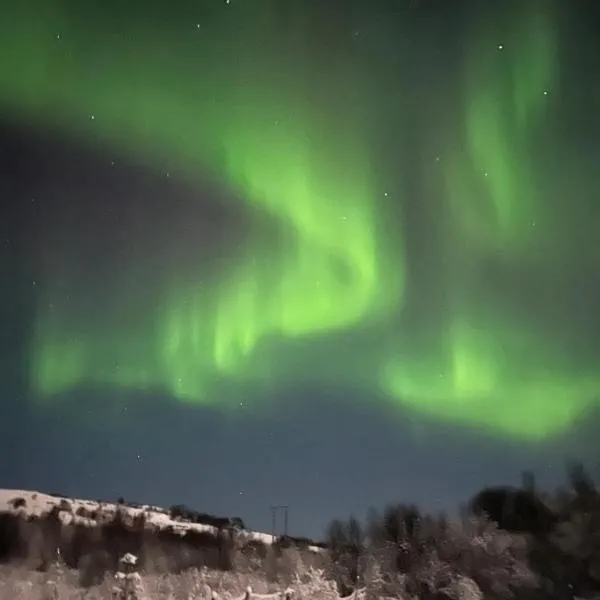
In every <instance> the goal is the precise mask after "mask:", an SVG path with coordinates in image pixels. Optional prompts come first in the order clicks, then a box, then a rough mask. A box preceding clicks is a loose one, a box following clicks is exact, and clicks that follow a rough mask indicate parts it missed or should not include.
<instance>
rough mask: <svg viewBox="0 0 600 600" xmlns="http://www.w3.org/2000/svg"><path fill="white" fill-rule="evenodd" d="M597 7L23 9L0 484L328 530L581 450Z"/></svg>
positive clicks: (3, 181) (1, 60)
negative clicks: (279, 513) (371, 511)
mask: <svg viewBox="0 0 600 600" xmlns="http://www.w3.org/2000/svg"><path fill="white" fill-rule="evenodd" d="M595 4H596V3H595V2H593V1H592V0H587V1H584V0H569V1H568V2H567V1H566V0H562V1H556V2H553V1H551V0H546V1H541V0H540V1H538V0H527V1H517V0H514V1H511V0H505V1H503V2H499V1H491V0H490V1H484V0H472V1H466V0H460V1H458V0H456V1H451V0H444V1H442V0H410V1H409V0H394V1H387V0H365V1H359V0H328V1H327V2H324V1H323V0H253V1H250V0H225V1H221V0H210V1H208V0H194V1H191V0H189V1H188V0H172V1H171V2H159V1H155V0H143V1H142V0H128V1H127V2H123V0H104V1H103V2H97V1H96V0H22V1H20V2H13V3H11V5H12V6H10V7H8V8H5V9H4V11H3V17H2V20H1V21H0V164H1V169H2V171H1V173H0V194H1V199H2V218H1V219H0V245H1V250H0V290H1V291H2V294H1V296H0V319H1V321H0V323H1V326H2V327H1V329H0V376H1V379H0V382H1V387H0V392H1V395H0V402H1V404H0V407H1V412H0V487H16V488H32V489H40V490H44V491H48V492H60V493H64V494H69V495H73V496H77V497H92V498H103V499H116V498H117V497H119V496H124V497H125V498H126V499H128V500H132V501H139V502H148V503H153V504H159V505H166V506H168V505H171V504H175V503H183V504H186V505H188V506H190V507H193V508H196V509H198V510H201V511H206V512H212V513H216V514H220V515H228V516H233V515H237V516H240V517H242V519H244V520H245V522H246V524H247V525H248V526H250V527H252V528H256V529H262V530H270V527H271V513H270V510H269V507H270V506H271V505H273V504H289V505H290V533H292V534H295V535H308V536H315V537H320V536H321V534H322V532H323V529H324V526H325V524H326V523H327V522H328V521H329V520H330V519H331V518H333V517H337V516H346V515H348V514H349V513H351V512H352V513H355V514H356V515H357V516H359V517H362V516H364V515H365V513H366V511H367V509H368V508H369V507H370V506H381V505H383V504H384V503H386V502H388V501H407V502H416V503H418V504H420V505H421V506H422V507H423V508H424V509H426V510H432V511H439V510H442V509H444V510H448V511H453V510H454V509H455V508H456V507H457V505H458V503H459V502H462V501H464V500H466V499H467V498H468V496H469V495H470V494H472V493H474V492H475V491H476V490H478V489H479V488H480V487H481V486H483V485H486V484H502V483H517V482H518V481H519V478H520V473H521V471H522V470H525V469H531V470H533V471H535V472H536V474H538V475H539V479H540V483H541V484H542V485H548V486H549V485H554V484H556V483H558V482H559V481H562V479H563V475H564V467H565V461H566V460H567V459H571V458H579V459H583V460H584V461H587V462H589V463H590V464H595V463H596V462H597V460H598V459H600V443H598V440H597V435H596V436H595V432H597V431H598V427H600V414H599V413H600V411H598V407H599V406H600V368H599V358H600V315H599V307H600V245H599V243H600V198H599V194H600V170H599V169H598V163H599V161H600V143H599V142H598V140H600V58H599V57H600V39H599V38H598V36H597V35H596V34H597V32H598V31H600V10H599V9H598V7H597V6H596V7H595Z"/></svg>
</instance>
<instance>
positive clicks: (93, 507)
mask: <svg viewBox="0 0 600 600" xmlns="http://www.w3.org/2000/svg"><path fill="white" fill-rule="evenodd" d="M55 508H58V517H59V519H60V520H61V522H62V523H63V524H65V525H67V524H71V523H72V524H77V525H85V526H87V527H96V526H99V525H101V524H103V523H107V522H109V521H111V520H112V519H113V518H114V517H115V515H116V514H117V512H119V511H120V512H121V514H122V515H123V518H124V520H125V522H126V523H127V524H129V525H131V524H133V522H134V520H135V519H136V518H138V517H141V516H142V515H143V516H144V519H145V526H146V527H147V528H148V529H153V530H155V531H158V530H163V529H166V528H168V527H171V528H172V529H173V531H174V532H175V533H178V534H179V535H181V536H184V535H185V534H186V533H187V532H188V531H193V532H196V533H209V534H212V535H217V534H218V529H217V527H214V526H213V525H205V524H203V523H192V522H190V521H186V520H184V519H179V518H178V519H172V518H171V516H170V514H169V511H168V510H166V509H164V508H161V507H158V506H151V505H147V504H140V505H139V506H138V505H136V506H130V505H128V504H119V503H117V502H102V501H97V500H84V499H80V498H70V497H68V496H53V495H51V494H45V493H43V492H37V491H34V490H13V489H0V513H3V512H4V513H11V514H16V515H23V516H25V517H38V518H39V517H43V516H45V515H47V514H48V513H50V512H51V511H52V510H53V509H55ZM237 536H238V538H239V539H240V540H241V541H243V542H246V543H247V542H250V541H258V542H262V543H263V544H265V545H271V544H273V542H275V541H276V539H277V538H276V537H275V536H273V535H271V534H269V533H261V532H258V531H249V530H242V531H240V532H239V533H238V534H237ZM308 550H310V551H312V552H317V553H319V552H322V548H319V547H318V546H308Z"/></svg>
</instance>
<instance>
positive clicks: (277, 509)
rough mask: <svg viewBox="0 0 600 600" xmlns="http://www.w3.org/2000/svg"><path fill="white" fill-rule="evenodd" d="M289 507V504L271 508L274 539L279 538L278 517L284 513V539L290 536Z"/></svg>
mask: <svg viewBox="0 0 600 600" xmlns="http://www.w3.org/2000/svg"><path fill="white" fill-rule="evenodd" d="M289 508H290V507H289V505H288V504H278V505H275V506H271V519H272V528H271V535H272V536H273V539H275V538H276V537H278V536H277V515H278V514H280V513H281V512H283V535H284V537H285V536H287V534H288V516H289Z"/></svg>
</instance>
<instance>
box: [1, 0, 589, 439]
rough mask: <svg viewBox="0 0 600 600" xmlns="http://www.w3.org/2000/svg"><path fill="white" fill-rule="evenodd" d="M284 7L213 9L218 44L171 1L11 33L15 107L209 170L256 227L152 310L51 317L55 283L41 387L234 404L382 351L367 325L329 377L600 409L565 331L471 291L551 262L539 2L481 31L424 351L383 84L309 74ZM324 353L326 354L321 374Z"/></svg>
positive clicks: (479, 399)
mask: <svg viewBox="0 0 600 600" xmlns="http://www.w3.org/2000/svg"><path fill="white" fill-rule="evenodd" d="M271 4H273V3H270V2H264V7H263V8H262V9H261V10H258V9H251V8H250V7H248V6H246V7H245V8H243V7H242V5H241V4H240V6H239V7H238V6H236V7H235V8H232V9H231V10H230V9H229V8H225V7H222V6H220V7H218V10H217V9H216V8H215V9H214V10H215V14H212V13H211V14H209V15H208V17H207V18H209V19H213V21H214V22H212V24H211V25H210V26H207V28H206V30H207V32H206V33H205V32H204V30H202V35H198V32H197V31H196V30H195V28H194V26H193V24H190V23H189V21H187V22H186V21H183V20H182V21H181V22H179V21H177V19H178V17H179V16H180V15H178V14H177V13H176V12H173V11H176V10H177V9H176V8H175V7H171V9H172V11H171V12H170V13H169V15H168V17H167V16H166V15H162V17H164V18H162V20H161V15H158V16H157V15H154V17H152V18H151V17H146V16H145V15H146V14H147V11H146V9H144V8H142V5H141V4H140V6H139V7H137V8H138V9H139V10H135V11H134V10H133V9H132V10H131V14H130V13H126V14H124V15H123V14H121V17H120V18H121V19H122V21H123V22H121V23H120V27H121V30H119V29H118V28H117V27H116V25H115V23H114V19H115V17H114V16H111V10H110V7H111V6H112V4H111V3H102V4H101V5H100V3H96V5H95V6H94V4H93V3H91V2H78V3H72V2H67V1H64V2H61V1H59V0H54V1H50V0H45V2H41V1H36V0H30V1H28V2H21V3H18V5H16V6H15V7H14V8H13V9H11V12H12V13H13V14H12V15H11V18H10V19H6V20H4V21H3V23H2V24H0V34H1V35H2V42H1V44H2V52H1V53H0V106H2V107H3V110H4V111H5V113H8V114H10V115H12V116H13V117H15V118H18V119H20V120H23V121H26V122H27V121H29V122H35V123H43V122H45V123H48V122H52V123H54V124H56V125H57V126H58V127H60V128H61V129H63V130H64V131H65V132H67V133H68V134H69V135H71V136H74V137H81V138H82V140H83V141H92V140H93V141H95V142H97V141H98V140H101V141H102V143H103V144H104V145H105V146H106V147H107V148H109V147H111V146H117V147H119V148H121V149H123V150H124V151H126V152H130V153H131V154H132V155H136V156H142V157H143V158H144V160H146V161H147V162H148V163H149V164H154V165H156V166H157V167H158V166H164V164H165V161H173V164H176V165H178V166H182V168H183V169H184V171H185V172H186V173H187V174H188V176H189V177H190V178H192V179H193V178H194V176H195V175H196V174H197V173H198V172H199V171H200V172H206V171H207V170H208V171H210V172H212V173H214V174H215V176H216V177H217V178H218V179H219V180H222V181H226V182H227V186H228V188H229V189H231V190H232V191H233V192H234V193H235V194H237V195H238V196H239V197H240V198H243V199H244V201H245V203H246V206H245V209H246V211H247V213H248V220H249V222H250V224H251V226H250V228H249V233H248V235H247V236H246V238H245V239H244V240H243V241H242V242H241V243H240V244H239V248H236V252H237V253H238V256H236V257H234V259H233V260H232V261H230V264H227V265H225V266H223V268H222V269H220V274H219V276H218V277H216V276H215V275H214V274H213V276H212V277H210V272H208V273H207V271H206V269H204V270H203V269H202V268H201V267H198V273H197V276H196V277H195V278H194V277H189V276H186V277H178V274H177V273H174V272H171V273H169V274H168V275H165V276H164V277H163V278H162V280H161V281H159V282H156V285H155V287H153V291H152V293H151V294H150V295H151V298H150V299H149V300H148V301H147V302H145V303H144V305H143V306H144V310H143V311H142V310H141V308H140V306H136V305H135V304H133V305H131V303H128V302H127V301H126V296H127V293H126V291H124V290H118V289H117V290H115V297H117V298H121V299H122V300H123V302H122V305H123V306H122V307H121V309H119V308H117V309H116V311H114V310H113V311H110V310H109V311H105V313H103V315H102V316H101V315H95V316H94V318H91V317H90V315H89V314H88V315H87V317H84V318H76V317H74V316H73V314H72V311H71V310H70V309H69V308H68V307H66V308H64V309H61V308H60V307H59V308H55V309H54V310H52V311H49V310H48V308H47V307H48V304H49V302H50V299H51V298H52V297H53V294H54V293H55V292H56V289H55V287H56V286H55V285H54V282H53V280H52V277H51V276H50V275H48V276H47V281H44V282H43V289H45V290H46V294H45V295H43V296H42V297H41V299H40V303H39V311H38V315H37V318H36V322H35V328H34V334H33V336H32V340H31V365H32V367H31V384H32V387H33V389H34V390H35V391H36V393H37V394H39V395H40V396H42V397H47V398H51V397H53V396H55V395H57V394H60V393H61V392H64V391H68V390H69V389H73V388H77V387H78V386H85V385H89V384H101V385H110V386H115V387H116V388H132V389H143V390H163V391H165V392H167V393H168V394H169V395H171V396H173V397H175V398H178V399H181V400H183V401H187V402H205V403H217V395H218V392H217V391H216V390H217V388H216V387H215V386H216V385H217V383H218V382H219V381H221V380H223V379H225V380H232V381H235V382H236V383H237V384H239V385H241V386H243V385H245V384H246V383H248V382H252V381H257V382H266V383H269V382H272V381H274V382H280V383H282V384H284V383H285V380H287V379H288V378H289V377H293V378H295V379H296V380H300V381H301V380H302V379H303V378H304V376H305V372H303V369H304V368H305V367H306V365H304V363H301V364H302V365H303V366H302V367H298V368H296V369H294V368H288V367H287V366H285V365H283V364H282V363H283V361H285V360H286V358H285V357H286V355H285V351H284V350H283V349H282V348H284V347H285V346H286V345H290V344H291V345H292V346H293V344H294V343H295V342H296V341H298V340H300V341H303V343H304V342H305V343H306V344H307V345H308V347H314V348H316V349H318V348H319V347H320V346H321V345H323V347H328V346H327V344H326V342H325V341H324V340H325V339H326V338H327V337H329V336H335V335H342V334H343V335H345V334H346V333H352V332H353V331H355V330H356V331H361V332H364V331H369V330H370V331H371V332H372V337H375V338H378V339H380V340H381V344H380V346H379V348H378V349H377V350H373V348H371V347H370V348H369V349H368V353H369V359H368V360H367V359H365V360H362V356H363V355H364V354H366V353H367V350H366V349H365V348H364V347H363V346H362V345H361V342H360V339H361V338H360V337H359V336H358V335H357V338H356V341H355V342H354V343H353V344H351V345H352V348H350V350H348V352H347V353H346V355H345V356H349V357H351V358H349V359H348V360H347V361H346V362H345V363H344V365H342V367H341V369H340V368H338V369H337V370H336V371H335V373H334V372H333V370H332V371H331V372H328V370H327V368H326V367H323V366H321V369H322V371H323V379H324V380H327V379H328V378H329V379H332V380H333V379H335V378H339V377H340V373H342V374H343V377H344V379H345V381H347V382H350V385H352V382H360V383H361V384H362V385H364V386H367V387H369V386H370V387H372V388H373V389H379V390H381V391H383V392H384V393H385V394H387V395H391V397H392V398H393V399H394V403H395V404H397V405H399V406H404V407H409V408H411V409H414V410H416V411H420V412H422V413H424V414H428V415H432V416H436V417H438V418H441V419H448V420H453V421H457V422H460V423H465V424H467V425H469V426H483V427H485V428H487V429H489V430H490V431H494V430H495V431H496V432H498V433H501V434H507V435H511V436H515V437H517V438H522V439H530V440H539V439H543V438H545V437H547V436H549V435H551V434H555V433H558V432H560V431H565V430H567V429H568V428H569V426H570V425H572V424H573V422H574V421H575V420H576V419H577V418H578V417H579V416H580V415H581V414H582V413H583V412H584V411H585V409H586V408H588V407H590V406H592V405H593V404H594V401H595V400H596V399H597V397H598V391H599V390H600V378H598V377H597V376H595V375H594V369H593V367H590V368H579V369H575V368H574V367H573V366H572V365H571V362H572V361H570V360H568V356H569V352H568V340H567V341H565V339H563V338H562V337H561V336H560V335H558V336H554V337H552V336H548V335H546V334H545V333H544V329H543V328H542V327H523V323H522V318H519V316H518V315H517V314H513V313H510V312H506V311H505V310H502V309H501V314H502V315H504V316H500V317H499V316H497V315H496V314H495V312H494V310H493V309H492V308H491V306H492V304H494V303H496V304H499V305H500V306H501V305H502V302H501V300H500V301H499V300H498V299H497V298H494V300H493V302H487V304H486V306H485V309H482V308H481V307H479V306H478V301H477V297H471V293H472V290H473V289H474V288H475V287H477V286H482V285H483V284H482V283H481V273H482V270H483V269H484V266H483V262H484V261H485V257H486V256H488V255H489V254H490V252H497V251H498V250H500V251H503V252H504V256H505V259H504V260H505V262H506V263H507V265H509V266H510V268H512V269H517V268H519V265H520V262H521V261H522V260H523V257H524V256H527V253H528V252H530V255H531V256H532V254H531V252H535V251H536V250H537V249H536V248H534V249H533V250H532V249H531V248H530V247H529V246H531V245H532V244H536V243H538V242H539V243H540V244H541V245H542V246H543V244H544V243H548V238H549V237H551V236H552V230H551V227H550V225H548V226H547V227H546V226H545V224H546V221H545V218H546V215H545V212H544V207H543V206H542V204H541V202H542V201H541V199H540V198H539V195H538V194H537V193H536V189H537V187H536V182H535V177H534V171H535V169H534V166H533V165H532V164H531V161H530V160H529V159H528V156H529V146H530V145H532V144H534V142H535V131H536V127H538V126H539V124H540V122H542V121H543V119H544V118H545V116H544V111H545V108H544V107H545V105H546V102H545V100H546V95H545V93H544V92H546V91H547V90H548V89H549V88H551V87H552V86H553V85H555V84H554V81H555V79H556V76H557V74H556V73H555V64H556V62H557V52H558V46H557V39H556V37H557V34H556V32H555V31H554V26H553V22H552V19H551V18H550V16H549V15H548V14H547V13H546V12H544V11H541V10H539V6H538V5H537V4H536V3H532V5H535V8H533V9H532V10H531V11H529V14H528V11H525V12H524V13H523V14H522V15H521V18H516V17H513V19H512V20H511V23H510V25H509V26H507V28H506V30H505V31H504V32H503V34H502V36H503V37H502V40H504V42H503V43H504V45H505V47H503V48H502V49H500V48H499V47H497V46H496V45H494V44H491V45H490V41H489V40H490V38H491V39H493V36H490V35H489V32H486V36H481V37H479V36H478V35H474V36H473V39H472V42H473V46H472V48H473V52H472V56H473V57H474V58H472V59H470V60H468V61H467V62H466V66H465V75H466V78H465V80H466V91H465V98H466V105H465V114H464V117H462V118H461V120H460V122H461V123H463V124H464V132H461V134H460V135H459V137H460V138H461V140H462V141H463V142H464V144H463V147H464V152H456V151H455V150H454V149H452V150H450V151H449V152H448V153H447V156H446V157H444V158H445V160H444V163H443V164H444V165H445V170H444V176H443V188H444V191H443V192H440V197H441V199H442V200H443V201H445V202H446V203H447V206H446V210H447V214H448V215H449V216H450V218H449V219H448V224H447V226H446V229H447V231H446V232H445V238H446V245H447V248H448V256H447V257H445V266H444V267H440V273H439V275H440V280H441V281H443V282H444V283H443V286H444V287H445V288H447V290H446V291H445V292H444V294H443V298H444V299H445V301H447V306H445V307H444V309H443V310H442V313H443V318H442V319H441V321H440V326H439V328H438V330H437V331H436V332H435V333H433V334H432V333H431V331H429V332H428V334H427V335H424V336H422V337H423V340H425V341H421V342H418V343H417V341H416V340H415V339H413V337H414V335H415V334H414V326H411V327H403V322H404V316H405V314H406V312H407V311H406V305H407V302H408V300H409V299H410V294H411V293H412V292H411V289H410V277H409V272H410V267H409V265H407V259H406V257H405V247H404V245H405V243H404V237H403V236H404V232H403V228H406V227H410V223H405V222H404V221H403V219H399V220H398V225H397V228H396V229H395V230H394V229H393V227H391V226H390V225H389V224H388V223H386V222H385V219H384V218H383V217H382V214H383V213H382V207H381V206H380V198H381V196H382V188H381V187H379V186H378V181H377V180H376V178H375V175H374V173H376V172H377V171H378V170H377V151H376V149H375V144H374V143H373V141H372V139H371V137H370V133H369V132H370V131H371V129H372V128H373V122H374V115H373V114H372V112H373V111H372V109H371V108H370V106H371V104H372V102H373V99H372V98H370V93H369V92H368V90H369V89H371V88H372V87H373V81H372V79H373V77H372V76H371V75H370V73H369V70H368V69H367V68H360V67H357V66H356V65H352V66H351V67H350V66H347V67H345V66H344V64H343V61H340V60H336V57H335V56H333V57H329V59H328V60H325V59H323V58H322V57H319V56H318V55H316V54H315V55H313V56H312V64H311V65H310V67H308V68H307V62H310V61H309V60H308V59H307V58H306V54H308V55H310V54H311V53H310V51H308V50H307V49H306V48H303V47H302V45H301V44H299V43H298V41H297V40H296V39H295V38H293V36H289V37H288V38H286V42H285V43H283V42H282V37H283V36H281V35H280V36H277V35H276V34H275V33H274V32H276V31H277V27H278V17H277V13H276V11H275V10H274V8H273V7H272V6H271ZM133 5H135V6H137V3H135V2H134V3H133ZM115 6H116V5H115ZM273 6H274V4H273ZM269 7H270V8H269ZM187 8H188V9H189V7H187ZM182 12H184V11H183V10H182ZM257 14H258V16H257ZM134 15H135V16H134ZM140 15H142V16H140ZM219 19H220V20H219ZM186 23H187V24H186ZM242 25H243V27H242ZM184 26H187V27H188V28H189V31H185V32H184V30H183V28H184ZM124 29H125V30H126V31H128V32H129V34H128V35H126V36H125V35H121V34H120V33H119V31H122V30H124ZM475 31H480V29H479V28H476V29H475ZM107 32H109V33H110V32H113V33H111V34H107ZM233 33H235V36H232V34H233ZM496 37H498V36H496ZM232 40H234V41H232ZM282 44H283V45H282ZM249 48H259V49H260V50H257V51H252V52H250V51H248V49H249ZM167 49H168V51H167ZM523 57H525V58H523ZM338 58H339V57H338ZM320 63H323V64H320ZM406 85H409V82H407V83H406ZM315 89H318V90H321V93H320V94H316V93H315V92H314V90H315ZM505 90H508V91H505ZM340 107H343V110H341V108H340ZM91 114H93V115H94V119H93V120H92V119H91V118H90V115H91ZM375 119H376V117H375ZM382 126H385V125H379V127H380V128H381V127H382ZM395 176H396V179H397V174H395ZM383 189H384V188H383ZM265 223H266V224H267V225H266V226H265ZM532 227H534V228H535V235H533V234H532ZM265 231H267V232H270V234H272V235H270V237H269V238H268V239H267V237H266V236H265ZM175 235H176V232H175ZM271 238H272V239H271ZM390 257H393V259H392V258H390ZM450 258H451V260H452V262H453V264H452V265H450V266H448V260H449V259H450ZM507 268H508V267H507ZM134 269H135V267H131V271H130V275H132V276H133V272H134ZM435 276H437V274H432V277H435ZM125 277H127V274H125ZM74 285H75V284H74ZM441 301H443V300H441ZM116 304H117V305H118V304H119V302H117V303H116ZM119 310H120V311H121V313H120V315H119V316H118V317H117V316H115V315H116V314H118V313H119ZM134 314H135V315H137V316H136V318H135V319H130V320H128V316H131V315H134ZM140 314H141V316H140ZM124 321H126V322H127V325H125V326H120V325H122V323H123V322H124ZM442 322H443V323H442ZM397 323H400V325H399V326H397V325H396V324H397ZM373 332H374V333H373ZM325 354H326V353H325ZM288 360H291V362H293V358H292V359H289V358H288ZM326 360H327V359H325V358H324V354H323V353H319V352H318V351H317V350H315V358H314V362H315V363H323V362H324V361H326ZM339 360H340V361H341V359H339ZM341 362H343V361H341ZM309 363H310V361H309ZM314 366H315V365H312V367H314ZM338 366H339V365H338ZM525 367H527V368H525ZM218 402H219V404H223V400H221V399H219V400H218Z"/></svg>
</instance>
